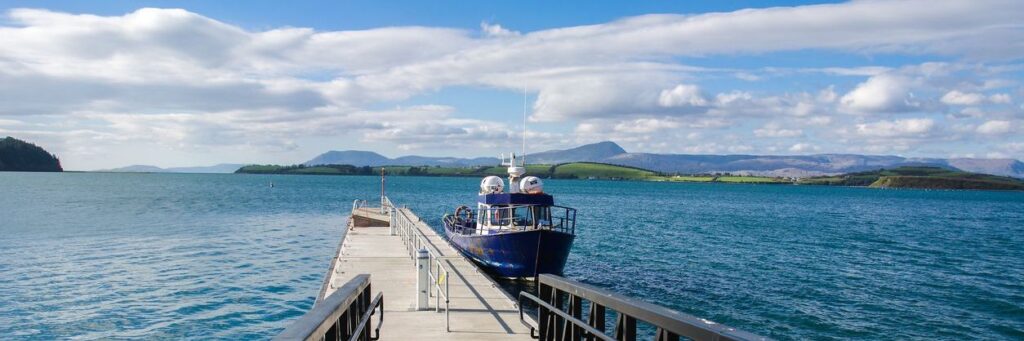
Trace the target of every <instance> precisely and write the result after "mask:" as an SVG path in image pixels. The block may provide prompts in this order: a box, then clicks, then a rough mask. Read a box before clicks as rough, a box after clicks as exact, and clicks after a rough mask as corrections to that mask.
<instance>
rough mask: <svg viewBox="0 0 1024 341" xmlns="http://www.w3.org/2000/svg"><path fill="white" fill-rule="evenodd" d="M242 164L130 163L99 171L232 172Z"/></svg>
mask: <svg viewBox="0 0 1024 341" xmlns="http://www.w3.org/2000/svg"><path fill="white" fill-rule="evenodd" d="M242 166H244V165H242V164H234V163H222V164H218V165H213V166H205V167H170V168H160V167H157V166H150V165H131V166H126V167H121V168H114V169H104V170H99V172H114V173H234V172H235V171H236V170H238V169H239V168H242Z"/></svg>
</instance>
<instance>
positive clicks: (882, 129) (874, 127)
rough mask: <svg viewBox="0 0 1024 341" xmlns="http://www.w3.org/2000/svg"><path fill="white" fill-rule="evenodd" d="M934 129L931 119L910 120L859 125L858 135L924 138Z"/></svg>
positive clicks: (857, 126)
mask: <svg viewBox="0 0 1024 341" xmlns="http://www.w3.org/2000/svg"><path fill="white" fill-rule="evenodd" d="M934 128H935V121H934V120H932V119H930V118H910V119H902V120H895V121H877V122H872V123H861V124H857V125H856V133H857V134H859V135H862V136H874V137H922V136H923V135H925V134H928V133H930V132H931V131H932V130H933V129H934Z"/></svg>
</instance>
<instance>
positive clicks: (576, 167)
mask: <svg viewBox="0 0 1024 341" xmlns="http://www.w3.org/2000/svg"><path fill="white" fill-rule="evenodd" d="M380 168H381V167H373V168H370V167H355V166H350V165H319V166H305V165H293V166H277V165H249V166H245V167H242V168H239V169H238V170H237V171H235V173H248V174H310V175H377V174H380ZM383 168H384V169H385V171H386V172H387V174H388V175H393V176H394V175H397V176H405V175H409V176H466V177H484V176H488V175H497V176H501V177H504V176H507V175H508V172H507V167H505V166H482V167H439V166H419V167H414V166H384V167H383ZM526 174H527V175H532V176H538V177H541V178H546V179H594V180H644V181H678V182H728V183H757V184H777V183H783V184H786V183H791V182H790V181H788V180H785V179H779V178H769V177H758V176H717V175H703V176H669V175H664V174H659V173H657V172H655V171H651V170H647V169H642V168H636V167H629V166H619V165H611V164H605V163H596V162H571V163H562V164H556V165H543V164H541V165H526Z"/></svg>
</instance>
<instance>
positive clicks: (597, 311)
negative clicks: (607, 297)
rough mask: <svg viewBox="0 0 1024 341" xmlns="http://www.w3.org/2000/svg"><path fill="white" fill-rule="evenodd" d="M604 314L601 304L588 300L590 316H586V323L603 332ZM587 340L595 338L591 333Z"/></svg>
mask: <svg viewBox="0 0 1024 341" xmlns="http://www.w3.org/2000/svg"><path fill="white" fill-rule="evenodd" d="M604 314H605V313H604V306H603V305H600V304H597V303H594V302H590V314H589V315H590V316H589V317H588V318H587V324H589V325H590V326H591V327H594V329H597V330H599V331H601V333H604V323H605V322H604ZM587 340H595V337H594V336H593V335H591V336H588V337H587Z"/></svg>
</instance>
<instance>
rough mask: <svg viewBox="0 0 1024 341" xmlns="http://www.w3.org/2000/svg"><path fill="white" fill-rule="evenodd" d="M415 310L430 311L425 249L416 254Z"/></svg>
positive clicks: (428, 258) (428, 269) (428, 270)
mask: <svg viewBox="0 0 1024 341" xmlns="http://www.w3.org/2000/svg"><path fill="white" fill-rule="evenodd" d="M416 277H417V280H416V310H427V309H430V297H429V296H428V295H427V294H428V291H429V290H430V254H429V253H428V252H427V249H426V248H422V249H420V250H419V251H417V252H416Z"/></svg>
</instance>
